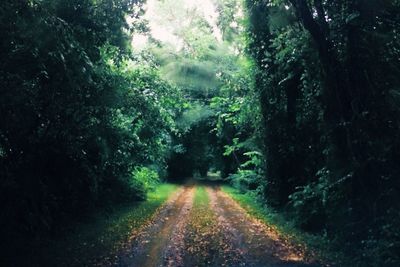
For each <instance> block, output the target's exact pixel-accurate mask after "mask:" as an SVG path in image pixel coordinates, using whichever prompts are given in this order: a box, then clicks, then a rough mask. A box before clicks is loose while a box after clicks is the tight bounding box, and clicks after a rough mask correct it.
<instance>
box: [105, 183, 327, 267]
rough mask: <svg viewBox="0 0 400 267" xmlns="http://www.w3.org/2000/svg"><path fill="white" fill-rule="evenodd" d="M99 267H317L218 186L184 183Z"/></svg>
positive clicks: (301, 248) (300, 248)
mask: <svg viewBox="0 0 400 267" xmlns="http://www.w3.org/2000/svg"><path fill="white" fill-rule="evenodd" d="M99 265H100V266H121V267H122V266H141V267H147V266H154V267H155V266H235V267H236V266H277V267H278V266H279V267H280V266H282V267H283V266H293V267H294V266H297V267H300V266H321V265H318V264H316V263H315V262H314V260H313V257H312V255H311V253H309V252H307V250H306V249H305V247H304V246H302V245H299V244H296V243H295V242H293V241H291V240H289V239H288V238H285V237H283V236H281V235H280V234H279V232H278V231H276V230H275V228H274V227H273V226H269V225H267V224H265V223H263V222H262V221H260V220H258V219H256V218H255V217H253V216H251V215H249V213H248V212H247V211H246V210H245V209H243V208H242V207H241V206H240V205H239V204H238V203H237V202H236V201H235V200H233V199H232V197H231V196H230V195H228V194H227V193H225V192H224V191H223V190H221V188H220V187H219V186H218V185H206V184H205V185H202V184H198V183H194V182H192V183H188V184H186V185H184V186H182V188H180V189H179V190H177V191H176V192H175V193H174V194H173V195H172V196H171V197H170V198H169V199H168V201H166V203H165V204H164V205H163V206H162V207H161V208H160V209H158V211H157V212H156V214H155V215H154V216H153V217H152V219H151V221H149V222H148V223H147V224H145V225H144V226H143V227H141V228H139V229H138V230H137V231H135V232H134V233H132V236H131V238H130V239H129V241H128V242H127V244H126V245H125V246H124V248H123V250H122V252H120V254H119V255H118V256H117V257H115V261H113V262H106V263H104V262H103V263H99Z"/></svg>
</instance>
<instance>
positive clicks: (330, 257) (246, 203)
mask: <svg viewBox="0 0 400 267" xmlns="http://www.w3.org/2000/svg"><path fill="white" fill-rule="evenodd" d="M222 190H223V191H224V192H225V193H227V194H228V195H230V196H231V197H232V198H233V199H234V200H236V201H237V202H238V203H239V204H240V205H241V206H242V207H243V208H244V209H245V210H246V211H247V212H248V213H249V214H250V215H251V216H253V217H255V218H257V219H259V220H261V221H262V222H264V223H265V224H267V225H269V226H271V227H273V228H274V229H275V230H276V231H277V232H278V233H279V234H280V235H281V236H282V237H284V238H286V239H288V240H291V241H292V242H294V244H298V245H301V246H305V247H306V250H307V251H309V252H311V253H312V255H313V257H314V258H315V259H316V260H317V261H319V262H322V263H336V264H337V263H338V262H342V261H343V255H341V254H340V253H339V252H337V251H332V249H330V248H331V247H332V245H331V244H330V242H329V241H328V240H327V239H326V238H324V237H323V236H321V235H312V234H309V233H305V232H302V231H301V230H299V229H298V228H296V227H295V225H294V223H293V222H291V221H290V220H287V218H285V217H284V216H283V215H282V214H279V213H277V212H275V211H273V210H272V209H270V208H268V207H267V206H266V205H263V204H261V203H260V202H259V200H258V199H257V197H256V196H254V195H252V194H250V193H245V194H243V193H240V192H239V191H238V190H236V189H235V188H233V187H230V186H222ZM336 264H334V265H336ZM339 265H340V264H339Z"/></svg>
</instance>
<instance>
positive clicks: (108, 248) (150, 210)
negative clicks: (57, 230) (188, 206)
mask: <svg viewBox="0 0 400 267" xmlns="http://www.w3.org/2000/svg"><path fill="white" fill-rule="evenodd" d="M176 190H177V186H176V185H173V184H161V185H158V186H157V187H156V188H155V189H154V191H151V192H149V193H148V195H147V200H146V201H143V202H135V203H132V204H130V205H125V206H120V207H117V208H115V211H114V212H111V213H106V214H104V213H103V214H97V215H96V216H94V217H93V218H91V219H90V220H89V221H88V222H85V223H80V224H78V225H75V226H73V227H72V229H71V231H70V232H68V233H65V234H63V236H62V238H58V239H57V240H52V241H49V242H48V243H47V244H46V245H44V248H43V249H41V250H42V251H41V253H40V254H41V255H42V256H41V258H40V259H38V261H39V262H40V266H91V265H93V264H95V263H99V261H100V262H102V263H106V262H110V261H111V262H112V261H113V258H114V257H115V255H116V254H117V252H118V250H119V249H120V248H121V246H122V245H123V244H124V242H126V241H127V239H128V238H129V237H130V235H131V233H132V232H133V231H134V230H136V229H138V228H139V227H140V226H141V225H143V224H144V223H145V222H146V221H148V220H149V219H150V218H151V217H152V215H153V214H154V213H155V212H156V210H157V208H159V207H160V206H161V205H162V204H163V203H164V202H165V201H166V200H167V198H168V197H169V196H170V195H171V194H172V193H173V192H174V191H176ZM99 255H104V256H102V258H101V259H99Z"/></svg>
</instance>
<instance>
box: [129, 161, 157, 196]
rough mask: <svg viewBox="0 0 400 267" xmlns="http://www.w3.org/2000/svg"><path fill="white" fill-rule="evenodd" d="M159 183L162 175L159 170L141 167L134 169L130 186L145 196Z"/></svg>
mask: <svg viewBox="0 0 400 267" xmlns="http://www.w3.org/2000/svg"><path fill="white" fill-rule="evenodd" d="M159 183H160V177H159V176H158V173H157V172H155V171H154V170H152V169H150V168H147V167H140V168H136V169H135V170H134V171H133V173H132V178H131V180H130V181H129V186H130V187H131V188H132V190H134V191H136V192H140V193H139V194H140V196H141V197H142V198H145V197H146V196H147V192H149V191H154V190H155V188H156V186H157V185H158V184H159Z"/></svg>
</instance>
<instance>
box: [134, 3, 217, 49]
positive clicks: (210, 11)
mask: <svg viewBox="0 0 400 267" xmlns="http://www.w3.org/2000/svg"><path fill="white" fill-rule="evenodd" d="M169 1H171V0H169ZM172 1H174V0H172ZM180 1H181V2H182V4H183V10H192V9H194V8H195V9H197V10H198V12H199V13H200V14H202V15H203V16H204V18H205V19H206V20H207V22H208V23H209V24H210V25H211V26H212V28H213V34H214V36H215V38H216V39H217V40H219V41H221V40H222V34H221V31H220V30H219V28H218V27H217V20H218V12H217V11H216V9H215V6H214V5H213V3H212V1H211V0H180ZM172 3H173V2H172ZM158 5H159V0H147V3H146V4H145V6H144V7H145V10H146V14H145V15H144V18H145V19H147V20H148V21H149V27H150V32H151V35H152V37H153V38H155V39H157V40H159V41H161V42H165V43H170V44H172V45H173V46H175V47H176V48H177V50H179V49H180V48H181V47H182V41H181V40H180V39H179V38H177V36H176V35H174V34H173V27H171V25H168V24H169V23H168V21H166V20H165V19H160V17H161V14H160V12H161V11H160V9H159V7H158ZM172 6H173V4H172ZM174 12H178V11H176V10H175V11H174V10H171V14H169V15H171V16H173V15H174V14H172V13H174ZM177 14H179V13H177ZM162 16H164V15H162ZM182 23H184V21H182ZM147 39H148V37H147V36H145V35H143V34H135V35H134V36H133V38H132V45H133V47H134V48H137V49H141V48H143V47H144V46H145V45H146V43H147Z"/></svg>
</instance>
